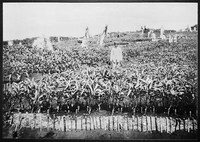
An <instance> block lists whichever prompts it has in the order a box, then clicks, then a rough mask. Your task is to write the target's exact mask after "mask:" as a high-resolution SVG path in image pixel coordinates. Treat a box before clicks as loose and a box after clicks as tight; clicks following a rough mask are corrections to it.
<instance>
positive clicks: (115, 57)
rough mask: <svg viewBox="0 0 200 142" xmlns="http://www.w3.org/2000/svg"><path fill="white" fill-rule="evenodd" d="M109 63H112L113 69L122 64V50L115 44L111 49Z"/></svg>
mask: <svg viewBox="0 0 200 142" xmlns="http://www.w3.org/2000/svg"><path fill="white" fill-rule="evenodd" d="M110 61H111V63H112V66H113V69H115V68H116V67H119V66H120V65H121V62H122V49H121V47H119V46H117V43H116V42H114V47H113V48H112V49H111V54H110Z"/></svg>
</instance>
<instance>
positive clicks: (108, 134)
mask: <svg viewBox="0 0 200 142" xmlns="http://www.w3.org/2000/svg"><path fill="white" fill-rule="evenodd" d="M17 136H18V139H87V140H96V139H97V140H108V139H114V140H131V139H197V131H194V132H190V133H188V132H186V131H176V132H173V133H172V134H169V133H160V132H156V131H152V132H139V131H120V132H118V131H109V130H102V129H97V130H92V131H85V130H77V131H67V132H63V131H58V130H56V131H55V130H49V131H47V130H45V129H43V130H42V131H40V130H39V129H31V128H22V129H21V130H20V131H19V132H18V135H17ZM3 137H4V138H9V139H12V138H13V137H12V133H11V131H10V132H9V128H7V129H4V131H3Z"/></svg>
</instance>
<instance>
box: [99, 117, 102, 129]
mask: <svg viewBox="0 0 200 142" xmlns="http://www.w3.org/2000/svg"><path fill="white" fill-rule="evenodd" d="M99 122H100V129H102V126H101V116H99Z"/></svg>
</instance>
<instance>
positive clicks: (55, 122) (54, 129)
mask: <svg viewBox="0 0 200 142" xmlns="http://www.w3.org/2000/svg"><path fill="white" fill-rule="evenodd" d="M55 123H56V122H55V114H53V130H55Z"/></svg>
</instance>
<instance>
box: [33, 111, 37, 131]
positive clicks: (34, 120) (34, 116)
mask: <svg viewBox="0 0 200 142" xmlns="http://www.w3.org/2000/svg"><path fill="white" fill-rule="evenodd" d="M33 115H34V117H33V120H34V126H33V128H34V129H35V126H36V120H35V119H36V113H34V114H33Z"/></svg>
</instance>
